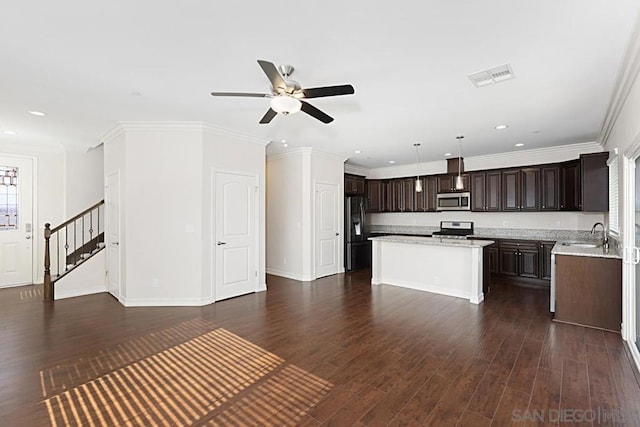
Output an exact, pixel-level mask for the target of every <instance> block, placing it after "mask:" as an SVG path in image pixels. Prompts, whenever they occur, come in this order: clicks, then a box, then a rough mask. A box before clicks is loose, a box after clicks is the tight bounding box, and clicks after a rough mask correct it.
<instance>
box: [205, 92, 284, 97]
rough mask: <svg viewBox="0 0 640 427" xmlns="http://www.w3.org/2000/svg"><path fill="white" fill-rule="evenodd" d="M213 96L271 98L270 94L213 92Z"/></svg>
mask: <svg viewBox="0 0 640 427" xmlns="http://www.w3.org/2000/svg"><path fill="white" fill-rule="evenodd" d="M211 96H242V97H245V98H271V97H272V96H273V95H271V94H270V93H249V92H211Z"/></svg>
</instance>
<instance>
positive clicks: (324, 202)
mask: <svg viewBox="0 0 640 427" xmlns="http://www.w3.org/2000/svg"><path fill="white" fill-rule="evenodd" d="M315 190H316V191H315V194H316V200H315V221H314V223H315V240H316V242H315V267H316V278H317V277H324V276H329V275H331V274H336V273H338V271H339V267H338V265H339V261H338V260H339V254H340V251H339V245H340V223H341V221H340V204H339V203H338V186H337V185H332V184H321V183H316V188H315Z"/></svg>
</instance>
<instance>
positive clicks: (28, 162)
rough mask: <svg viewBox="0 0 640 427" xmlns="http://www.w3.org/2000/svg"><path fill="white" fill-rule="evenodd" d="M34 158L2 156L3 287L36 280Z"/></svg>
mask: <svg viewBox="0 0 640 427" xmlns="http://www.w3.org/2000/svg"><path fill="white" fill-rule="evenodd" d="M33 241H34V239H33V160H32V159H29V158H20V157H3V156H0V287H5V286H15V285H21V284H30V283H33Z"/></svg>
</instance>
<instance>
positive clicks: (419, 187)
mask: <svg viewBox="0 0 640 427" xmlns="http://www.w3.org/2000/svg"><path fill="white" fill-rule="evenodd" d="M413 146H414V147H416V186H415V187H416V193H422V181H421V180H420V170H419V166H418V165H419V164H420V153H419V148H420V143H419V142H416V143H415V144H413Z"/></svg>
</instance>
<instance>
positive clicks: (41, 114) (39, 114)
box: [29, 110, 46, 117]
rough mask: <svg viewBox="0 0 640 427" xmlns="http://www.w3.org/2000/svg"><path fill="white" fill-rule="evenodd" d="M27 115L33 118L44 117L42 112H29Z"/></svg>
mask: <svg viewBox="0 0 640 427" xmlns="http://www.w3.org/2000/svg"><path fill="white" fill-rule="evenodd" d="M29 114H31V115H33V116H38V117H43V116H46V114H45V113H43V112H42V111H35V110H34V111H29Z"/></svg>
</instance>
